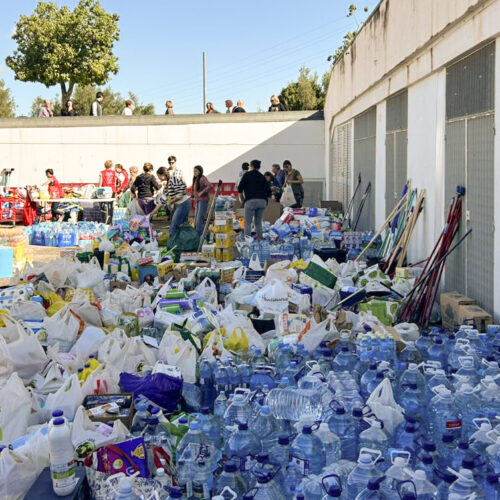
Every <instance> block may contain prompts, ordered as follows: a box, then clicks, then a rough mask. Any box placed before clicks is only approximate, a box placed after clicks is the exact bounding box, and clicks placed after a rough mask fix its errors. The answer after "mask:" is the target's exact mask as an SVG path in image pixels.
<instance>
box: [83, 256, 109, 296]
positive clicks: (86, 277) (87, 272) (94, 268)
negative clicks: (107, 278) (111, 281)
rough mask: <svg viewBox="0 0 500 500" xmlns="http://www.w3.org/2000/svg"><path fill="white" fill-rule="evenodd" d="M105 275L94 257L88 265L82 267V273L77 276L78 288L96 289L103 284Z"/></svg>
mask: <svg viewBox="0 0 500 500" xmlns="http://www.w3.org/2000/svg"><path fill="white" fill-rule="evenodd" d="M104 275H105V274H104V272H103V271H102V269H101V267H100V265H99V262H98V260H97V259H96V258H95V257H94V258H93V259H92V260H91V261H90V262H89V263H88V264H83V265H82V266H81V268H80V273H79V274H78V275H77V276H76V285H77V287H78V288H90V289H94V288H95V287H97V286H99V285H101V284H102V282H103V280H104Z"/></svg>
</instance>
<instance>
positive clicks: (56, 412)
mask: <svg viewBox="0 0 500 500" xmlns="http://www.w3.org/2000/svg"><path fill="white" fill-rule="evenodd" d="M63 415H64V412H63V411H62V410H54V411H53V412H52V417H53V418H57V417H62V416H63Z"/></svg>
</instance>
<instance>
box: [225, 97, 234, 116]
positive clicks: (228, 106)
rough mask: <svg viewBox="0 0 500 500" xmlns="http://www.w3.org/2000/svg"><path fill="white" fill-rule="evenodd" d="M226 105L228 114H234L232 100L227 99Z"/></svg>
mask: <svg viewBox="0 0 500 500" xmlns="http://www.w3.org/2000/svg"><path fill="white" fill-rule="evenodd" d="M225 105H226V113H232V112H233V101H231V99H226V102H225Z"/></svg>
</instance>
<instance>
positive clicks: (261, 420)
mask: <svg viewBox="0 0 500 500" xmlns="http://www.w3.org/2000/svg"><path fill="white" fill-rule="evenodd" d="M250 428H251V430H252V431H253V433H254V434H255V436H256V437H257V439H259V440H260V442H261V446H262V451H263V452H266V453H270V451H271V450H272V449H273V448H274V447H275V446H276V443H277V441H278V435H279V433H280V425H279V423H278V421H277V420H276V419H275V418H274V416H273V415H272V414H271V410H270V409H269V406H267V405H264V406H262V407H261V409H260V411H259V413H258V414H257V416H256V417H255V419H254V420H253V421H252V423H251V425H250Z"/></svg>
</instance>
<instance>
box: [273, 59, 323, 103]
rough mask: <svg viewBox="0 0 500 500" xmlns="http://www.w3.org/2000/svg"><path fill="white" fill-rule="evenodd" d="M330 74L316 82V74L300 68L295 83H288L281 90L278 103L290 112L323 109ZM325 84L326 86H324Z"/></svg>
mask: <svg viewBox="0 0 500 500" xmlns="http://www.w3.org/2000/svg"><path fill="white" fill-rule="evenodd" d="M329 79H330V74H329V73H325V75H323V78H322V81H321V82H318V75H317V73H313V74H312V73H311V70H310V69H309V68H306V67H302V68H300V70H299V77H298V79H297V81H296V82H290V83H289V84H288V85H287V86H286V87H284V88H283V89H282V90H281V94H280V96H279V98H280V101H281V102H282V103H283V104H284V105H285V106H286V108H287V109H288V110H290V111H299V110H314V109H323V106H324V104H325V96H326V91H327V89H328V81H329ZM325 84H326V85H325Z"/></svg>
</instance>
